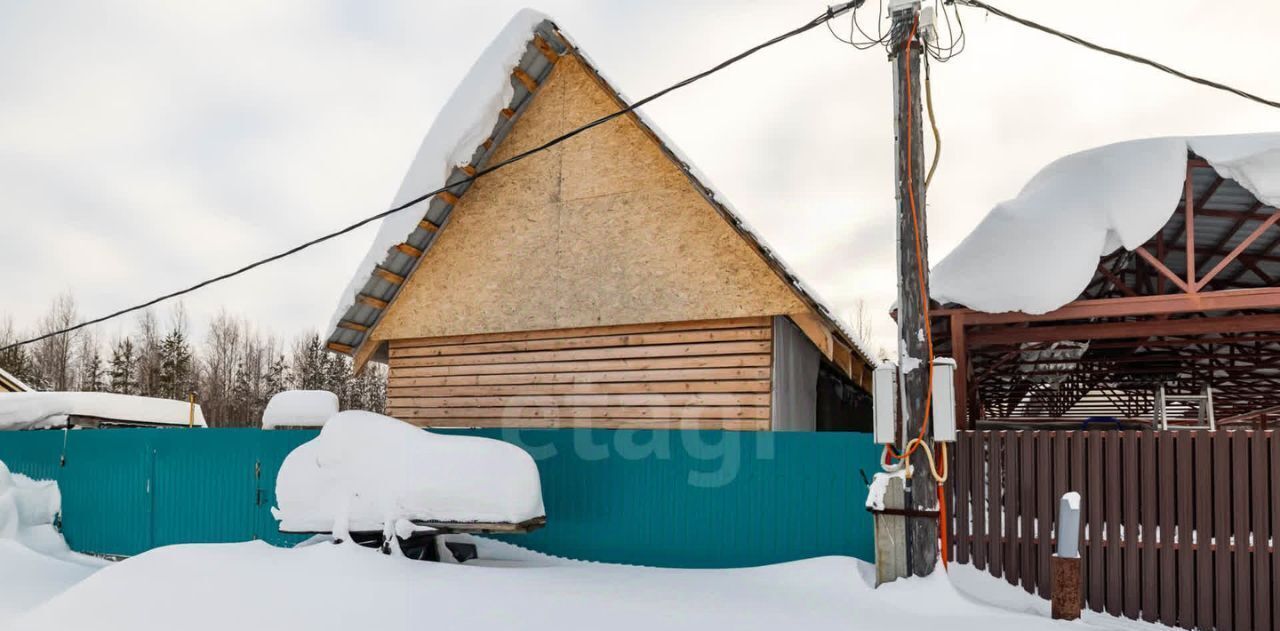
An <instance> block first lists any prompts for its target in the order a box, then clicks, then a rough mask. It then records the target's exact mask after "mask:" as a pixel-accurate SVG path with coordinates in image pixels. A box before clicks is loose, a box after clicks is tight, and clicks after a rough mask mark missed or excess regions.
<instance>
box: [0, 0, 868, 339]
mask: <svg viewBox="0 0 1280 631" xmlns="http://www.w3.org/2000/svg"><path fill="white" fill-rule="evenodd" d="M863 2H865V0H852V1H850V2H845V3H843V4H839V5H833V6H831V7H828V8H827V10H826V11H825V12H823V13H822V14H820V15H818V16H817V17H815V18H813V19H812V20H809V21H808V22H806V23H804V24H803V25H801V26H799V27H797V28H794V29H792V30H790V31H787V32H786V33H783V34H781V35H778V36H777V37H774V38H773V39H770V40H768V41H766V42H764V43H762V44H757V45H755V46H752V47H751V48H748V49H747V50H745V51H742V52H741V53H738V54H737V55H734V56H733V57H730V58H728V59H726V60H724V61H722V62H720V63H718V64H716V65H714V66H712V67H711V68H708V69H706V70H703V71H702V72H699V73H698V74H695V75H693V76H691V77H689V78H687V79H685V80H683V81H681V82H679V83H676V84H673V85H671V86H668V87H666V88H663V89H661V90H658V91H657V92H654V93H653V94H650V95H649V96H646V97H644V98H642V99H640V100H639V101H636V102H635V103H632V104H631V105H628V106H627V107H624V108H622V109H620V110H618V111H616V112H614V113H612V114H609V115H607V116H603V117H601V118H598V119H596V120H593V121H591V122H590V123H587V124H585V125H583V126H581V127H579V128H577V129H574V130H572V131H570V132H568V133H566V134H563V135H561V136H557V137H556V138H553V139H551V140H549V141H547V142H545V143H543V144H541V145H538V146H537V147H534V148H532V149H529V150H528V151H524V152H522V153H519V154H516V155H514V156H512V157H510V158H507V159H506V160H503V161H501V162H499V163H497V164H494V165H491V166H488V167H485V168H483V169H479V170H477V171H476V172H475V174H474V175H470V176H467V177H465V178H463V179H460V180H458V181H457V182H454V183H452V184H446V185H445V186H442V187H440V188H438V189H436V190H434V191H431V192H428V193H423V194H422V195H419V196H418V197H415V198H413V199H412V200H409V201H408V202H405V203H403V204H401V205H399V206H396V207H394V208H390V209H388V210H384V211H382V212H380V213H378V214H376V215H371V216H369V217H365V218H364V219H361V220H360V221H357V222H355V223H353V224H351V225H349V226H347V227H345V228H342V229H340V230H336V231H334V232H330V233H328V234H326V235H323V236H321V237H317V238H315V239H312V240H310V241H307V242H306V243H303V244H301V245H298V246H294V247H292V248H289V249H288V250H285V251H283V252H280V253H279V254H275V255H272V256H268V257H267V258H264V259H260V260H257V261H254V262H253V263H250V264H248V265H245V266H244V267H241V268H238V269H236V270H234V271H231V272H227V273H225V274H221V275H218V276H214V277H213V278H210V279H208V280H203V281H200V282H199V283H196V284H194V285H192V286H190V287H187V288H186V289H179V290H178V291H174V292H170V293H167V294H165V295H163V296H159V297H157V298H153V299H151V300H148V301H146V302H143V303H140V304H137V305H134V306H132V307H126V308H124V309H120V310H119V311H115V312H112V313H109V314H107V315H104V316H101V317H98V318H94V319H92V320H86V321H84V322H81V323H79V324H76V325H74V326H70V327H67V328H65V329H61V330H58V331H53V332H51V333H45V334H43V335H39V336H36V337H33V338H31V339H28V340H23V341H21V342H15V343H13V344H9V345H8V346H4V347H0V352H3V351H7V350H9V349H12V348H18V347H20V346H26V345H27V344H33V343H35V342H39V341H40V340H44V339H48V338H51V337H57V336H59V335H64V334H67V333H71V332H73V331H77V330H79V329H83V328H85V327H87V326H92V325H94V324H99V323H102V322H106V321H107V320H110V319H112V318H118V317H120V316H122V315H125V314H126V313H132V312H134V311H139V310H141V309H146V308H147V307H151V306H153V305H155V304H158V303H160V302H164V301H165V300H169V299H172V298H177V297H178V296H182V295H185V294H189V293H191V292H194V291H196V290H199V289H202V288H204V287H208V286H209V285H212V284H214V283H217V282H219V281H224V280H227V279H228V278H233V277H235V276H239V275H241V274H244V273H245V272H248V271H250V270H253V269H256V268H258V267H262V266H263V265H266V264H268V263H272V262H275V261H278V260H280V259H283V258H285V257H287V256H291V255H293V254H297V253H298V252H301V251H303V250H305V249H307V248H310V247H311V246H313V245H318V244H320V243H324V242H325V241H329V240H331V239H335V238H337V237H340V236H342V235H344V234H347V233H348V232H351V231H353V230H356V229H359V228H361V227H363V226H365V225H366V224H369V223H371V222H374V221H377V220H379V219H382V218H384V217H387V216H389V215H393V214H395V213H398V212H400V211H402V210H405V209H407V208H410V207H412V206H415V205H417V204H419V203H421V202H423V201H425V200H427V199H430V198H431V197H434V196H436V195H438V194H440V193H443V192H445V191H447V190H449V189H451V188H454V187H457V186H460V185H463V184H467V183H470V182H474V181H476V180H477V179H479V178H481V177H484V176H485V175H488V174H490V173H493V172H494V171H497V170H499V169H501V168H503V167H506V166H508V165H511V164H513V163H516V162H519V161H521V160H523V159H525V158H528V157H529V156H532V155H534V154H536V153H539V152H542V151H545V150H547V149H550V148H551V147H554V146H556V145H558V144H560V143H562V142H564V141H566V140H569V139H570V138H573V137H574V136H577V135H578V134H581V133H582V132H585V131H587V130H589V129H592V128H595V127H599V126H600V125H603V124H605V123H607V122H609V121H611V120H613V119H615V118H618V117H620V116H623V115H625V114H627V113H629V112H631V111H633V110H635V109H636V108H639V107H641V106H643V105H645V104H648V103H651V102H653V101H655V100H657V99H659V98H661V97H663V96H665V95H667V94H669V93H671V92H674V91H676V90H679V89H680V88H683V87H685V86H687V85H689V84H691V83H694V82H696V81H698V80H700V79H703V78H705V77H708V76H710V75H712V74H715V73H717V72H719V71H721V70H724V69H725V68H728V67H729V66H732V65H733V64H735V63H737V62H739V61H742V60H743V59H746V58H747V57H750V56H751V55H754V54H756V53H758V52H760V51H762V50H764V49H766V48H769V47H770V46H773V45H775V44H778V43H781V42H783V41H786V40H788V39H791V38H792V37H795V36H796V35H800V34H801V33H804V32H806V31H809V30H810V29H813V28H815V27H818V26H821V25H823V24H826V23H827V22H829V21H830V20H832V19H835V18H836V17H837V16H839V15H841V14H843V13H844V12H846V11H848V10H850V9H852V8H854V7H858V6H861V5H862V3H863Z"/></svg>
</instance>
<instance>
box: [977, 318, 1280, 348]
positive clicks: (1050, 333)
mask: <svg viewBox="0 0 1280 631" xmlns="http://www.w3.org/2000/svg"><path fill="white" fill-rule="evenodd" d="M1261 331H1280V313H1267V314H1262V315H1249V316H1241V315H1237V316H1222V317H1216V318H1190V319H1184V320H1154V321H1152V320H1144V321H1136V320H1135V321H1132V322H1097V323H1092V324H1064V325H1055V326H1042V327H1018V328H1014V327H1007V328H1002V329H997V330H991V331H975V332H973V333H972V334H970V338H969V346H970V347H979V346H990V345H993V344H1025V343H1028V342H1056V341H1060V340H1106V339H1119V338H1147V337H1157V336H1165V335H1206V334H1211V333H1256V332H1261Z"/></svg>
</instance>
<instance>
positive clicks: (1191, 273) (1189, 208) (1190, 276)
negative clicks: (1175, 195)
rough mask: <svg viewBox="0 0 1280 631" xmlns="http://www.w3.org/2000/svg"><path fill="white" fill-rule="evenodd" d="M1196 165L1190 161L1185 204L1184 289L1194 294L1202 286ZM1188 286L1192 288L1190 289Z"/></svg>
mask: <svg viewBox="0 0 1280 631" xmlns="http://www.w3.org/2000/svg"><path fill="white" fill-rule="evenodd" d="M1194 172H1195V167H1194V166H1192V165H1191V164H1190V163H1188V164H1187V178H1186V192H1185V193H1183V195H1185V196H1186V203H1185V204H1183V207H1184V208H1183V210H1185V211H1186V215H1187V219H1186V222H1187V223H1186V226H1187V228H1186V233H1187V283H1186V285H1185V286H1183V291H1185V292H1187V293H1189V294H1193V293H1195V292H1196V290H1198V289H1199V288H1200V286H1199V285H1197V284H1196V202H1195V195H1196V190H1195V180H1194V178H1192V174H1193V173H1194ZM1188 287H1189V288H1190V289H1188Z"/></svg>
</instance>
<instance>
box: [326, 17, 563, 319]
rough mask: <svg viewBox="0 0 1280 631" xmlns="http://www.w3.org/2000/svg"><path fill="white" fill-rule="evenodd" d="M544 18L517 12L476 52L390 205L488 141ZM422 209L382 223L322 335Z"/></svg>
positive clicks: (421, 189) (424, 187)
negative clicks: (514, 72) (515, 71)
mask: <svg viewBox="0 0 1280 631" xmlns="http://www.w3.org/2000/svg"><path fill="white" fill-rule="evenodd" d="M546 19H548V18H547V16H545V15H543V14H541V13H538V12H537V11H533V10H531V9H523V10H521V11H519V12H517V13H516V14H515V15H514V16H513V17H512V18H511V21H510V22H507V25H506V26H505V27H503V29H502V31H501V32H500V33H498V36H497V37H495V38H494V40H493V42H492V43H490V44H489V46H488V48H485V50H484V52H483V53H481V54H480V57H479V58H478V59H476V62H475V63H474V64H473V65H472V66H471V70H469V71H468V72H467V74H466V75H465V76H464V78H463V79H462V82H461V83H460V84H458V87H457V88H455V89H454V91H453V95H452V96H450V97H449V100H448V101H446V102H445V104H444V107H443V108H442V109H441V110H440V113H439V114H438V115H437V116H436V119H435V122H434V123H432V125H431V129H429V130H428V131H427V136H426V137H425V138H423V139H422V146H421V147H419V148H418V154H417V156H416V157H414V159H413V163H412V164H411V165H410V166H409V172H408V173H407V174H406V175H405V177H404V181H403V182H401V184H400V191H399V192H397V193H396V196H395V199H393V200H392V202H391V207H393V208H394V207H396V206H400V205H402V204H406V203H408V202H409V201H411V200H413V199H415V198H417V197H418V196H420V195H422V194H423V193H427V192H429V191H434V190H436V189H437V188H440V187H441V186H444V184H445V180H446V178H448V177H449V174H450V173H451V172H452V171H453V169H454V168H455V167H458V166H462V165H465V164H467V163H468V162H470V161H471V157H472V155H473V154H474V153H475V151H476V147H479V146H480V145H481V144H483V143H484V141H485V140H488V138H489V134H491V133H492V132H493V128H494V126H495V125H497V124H498V117H499V116H500V115H501V112H502V108H504V107H506V106H507V104H508V103H510V102H511V97H512V96H514V94H515V88H514V87H512V85H511V70H512V69H513V68H515V67H516V66H517V65H519V63H520V57H521V56H522V55H524V52H525V49H526V47H527V46H528V44H529V41H530V40H532V39H533V30H534V28H535V27H537V26H538V23H540V22H542V21H543V20H546ZM426 210H427V206H426V204H425V203H424V204H420V205H419V206H418V207H416V208H412V209H408V210H405V211H403V212H398V213H395V214H392V215H388V216H387V217H386V218H385V219H383V220H382V223H381V224H380V225H379V227H378V234H377V235H375V236H374V238H373V243H372V244H371V245H370V246H369V252H368V253H367V254H365V257H364V260H363V261H361V262H360V266H359V267H357V268H356V271H355V275H354V276H352V277H351V282H350V283H349V284H348V285H347V288H346V289H344V290H343V292H342V296H341V298H340V299H339V301H338V309H337V311H335V312H334V314H333V317H332V318H331V319H330V321H329V326H328V328H326V329H325V331H326V335H327V334H329V333H331V332H332V331H333V329H334V328H335V327H337V325H338V321H339V320H341V319H342V317H343V316H344V315H345V314H346V313H347V309H350V308H351V306H352V305H353V304H355V301H356V295H358V294H359V293H360V291H361V290H362V289H364V286H365V283H367V282H369V275H370V274H371V273H373V269H374V268H375V267H377V266H378V264H379V263H382V261H384V260H386V258H387V250H389V249H391V248H392V247H394V246H395V245H397V244H399V243H402V242H403V241H404V240H405V238H406V237H408V236H409V235H410V234H412V233H413V230H414V228H416V227H417V225H418V222H419V221H420V220H421V219H422V216H423V215H424V214H425V213H426Z"/></svg>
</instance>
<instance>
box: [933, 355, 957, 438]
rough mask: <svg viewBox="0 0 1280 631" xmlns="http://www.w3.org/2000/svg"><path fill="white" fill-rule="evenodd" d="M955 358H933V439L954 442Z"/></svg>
mask: <svg viewBox="0 0 1280 631" xmlns="http://www.w3.org/2000/svg"><path fill="white" fill-rule="evenodd" d="M955 375H956V360H954V359H951V358H950V357H935V358H934V359H933V441H934V442H937V443H954V442H956V380H955Z"/></svg>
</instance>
